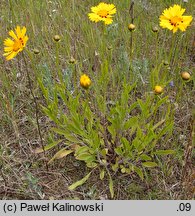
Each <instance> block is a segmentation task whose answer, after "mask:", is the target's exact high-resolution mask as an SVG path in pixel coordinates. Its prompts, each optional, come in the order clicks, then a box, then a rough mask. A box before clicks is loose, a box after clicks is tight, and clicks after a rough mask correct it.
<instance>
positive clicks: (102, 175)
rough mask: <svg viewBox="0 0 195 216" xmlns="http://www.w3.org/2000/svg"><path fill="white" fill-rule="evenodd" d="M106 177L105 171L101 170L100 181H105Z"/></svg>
mask: <svg viewBox="0 0 195 216" xmlns="http://www.w3.org/2000/svg"><path fill="white" fill-rule="evenodd" d="M104 175H105V171H104V170H101V172H100V180H103V179H104Z"/></svg>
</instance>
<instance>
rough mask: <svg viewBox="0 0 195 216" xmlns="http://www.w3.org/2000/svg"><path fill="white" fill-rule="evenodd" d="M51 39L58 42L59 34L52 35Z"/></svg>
mask: <svg viewBox="0 0 195 216" xmlns="http://www.w3.org/2000/svg"><path fill="white" fill-rule="evenodd" d="M53 39H54V41H56V42H59V41H60V39H61V38H60V36H59V35H54V37H53Z"/></svg>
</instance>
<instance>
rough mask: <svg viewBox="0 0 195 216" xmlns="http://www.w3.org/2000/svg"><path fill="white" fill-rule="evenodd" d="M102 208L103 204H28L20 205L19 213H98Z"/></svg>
mask: <svg viewBox="0 0 195 216" xmlns="http://www.w3.org/2000/svg"><path fill="white" fill-rule="evenodd" d="M103 210H104V206H103V203H94V204H90V205H86V204H70V203H64V204H61V203H59V202H56V203H46V204H33V205H32V204H28V203H20V211H21V212H25V211H27V212H45V211H53V212H55V211H73V212H74V211H85V212H88V211H89V212H91V211H94V212H98V211H103Z"/></svg>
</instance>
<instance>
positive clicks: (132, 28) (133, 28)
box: [128, 23, 136, 31]
mask: <svg viewBox="0 0 195 216" xmlns="http://www.w3.org/2000/svg"><path fill="white" fill-rule="evenodd" d="M135 28H136V27H135V25H134V24H133V23H131V24H129V25H128V29H129V31H134V30H135Z"/></svg>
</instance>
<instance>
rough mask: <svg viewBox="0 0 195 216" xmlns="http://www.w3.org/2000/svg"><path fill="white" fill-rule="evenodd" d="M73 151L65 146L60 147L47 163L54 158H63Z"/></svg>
mask: <svg viewBox="0 0 195 216" xmlns="http://www.w3.org/2000/svg"><path fill="white" fill-rule="evenodd" d="M72 152H73V150H67V149H66V148H63V149H61V150H60V151H58V152H57V153H56V154H55V155H54V156H53V157H52V159H51V160H50V161H49V162H48V164H50V163H51V162H52V161H53V160H55V159H60V158H63V157H65V156H67V155H69V154H71V153H72Z"/></svg>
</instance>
